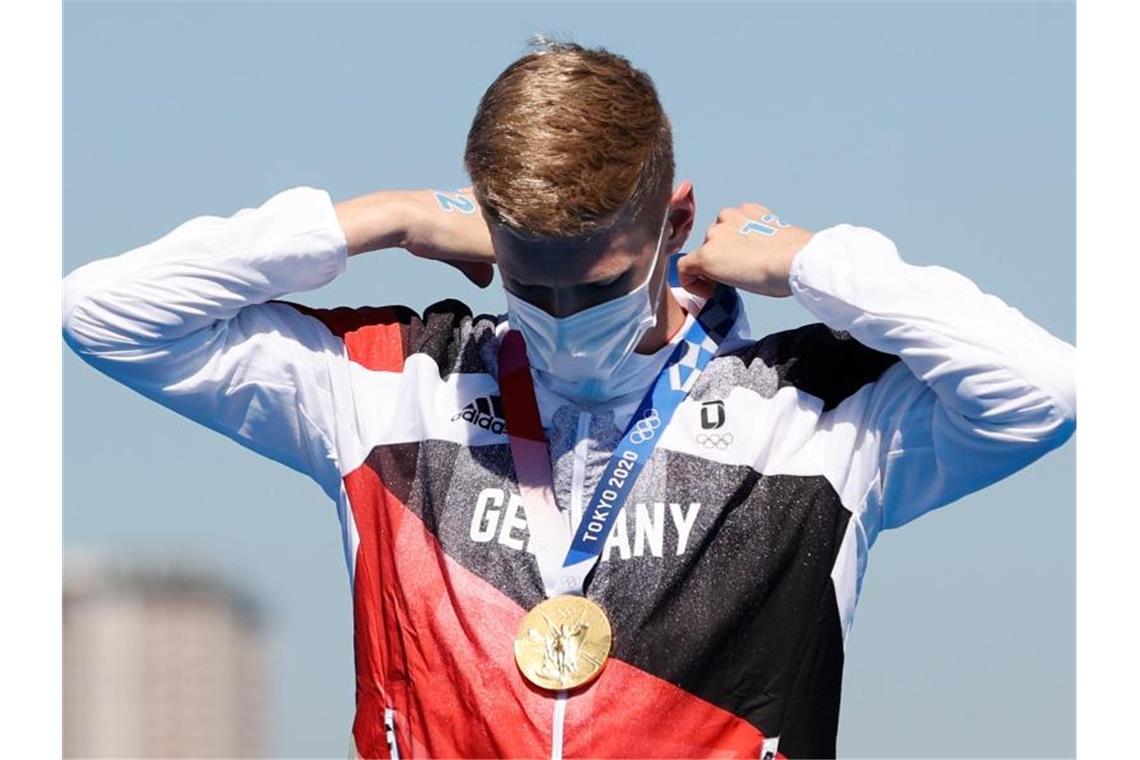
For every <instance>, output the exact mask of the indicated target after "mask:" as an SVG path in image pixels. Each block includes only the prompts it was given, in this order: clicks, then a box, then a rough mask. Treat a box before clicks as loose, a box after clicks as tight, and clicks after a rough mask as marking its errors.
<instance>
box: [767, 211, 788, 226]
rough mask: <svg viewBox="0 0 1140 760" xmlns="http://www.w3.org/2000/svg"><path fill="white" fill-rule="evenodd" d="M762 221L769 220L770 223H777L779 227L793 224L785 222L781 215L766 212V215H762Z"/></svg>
mask: <svg viewBox="0 0 1140 760" xmlns="http://www.w3.org/2000/svg"><path fill="white" fill-rule="evenodd" d="M760 221H762V222H768V223H769V224H775V225H776V226H777V227H791V226H792V225H790V224H787V223H785V222H784V220H783V219H781V218H780V217H778V216H774V215H772V214H765V215H764V216H762V217H760Z"/></svg>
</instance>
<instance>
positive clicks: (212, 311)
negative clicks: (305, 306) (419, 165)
mask: <svg viewBox="0 0 1140 760" xmlns="http://www.w3.org/2000/svg"><path fill="white" fill-rule="evenodd" d="M344 266H345V247H344V236H343V233H342V231H341V229H340V227H339V226H338V225H337V222H336V217H335V215H334V213H333V208H332V203H331V200H330V199H329V197H328V194H327V193H326V192H325V191H323V190H318V189H315V188H306V187H298V188H293V189H291V190H288V191H285V192H282V193H278V194H277V195H275V196H274V197H273V198H271V199H269V200H268V201H267V202H266V203H264V204H262V205H261V206H260V207H258V208H249V209H244V210H242V211H240V212H238V213H236V214H234V215H233V216H231V217H228V218H223V217H216V216H201V217H196V218H194V219H191V220H189V221H187V222H185V223H184V224H182V225H179V227H178V228H176V229H174V230H172V231H171V232H169V233H168V234H166V235H164V236H163V237H161V238H160V239H158V240H156V241H154V242H152V243H149V244H147V245H144V246H141V247H139V248H135V249H133V250H130V251H127V252H125V253H121V254H119V255H118V256H111V257H107V258H103V259H98V260H95V261H91V262H88V263H87V264H85V265H83V266H81V267H79V268H77V269H75V270H74V271H73V272H71V273H70V274H68V276H67V277H65V278H64V282H63V285H64V288H63V291H64V292H63V295H64V298H63V327H64V331H65V334H66V335H67V336H69V338H70V340H71V342H72V344H73V345H74V346H75V347H76V348H77V350H83V351H84V352H85V353H92V352H95V351H101V352H107V351H117V350H121V349H124V348H133V347H136V346H140V345H144V344H157V343H164V342H168V341H171V340H177V339H178V338H181V337H183V336H185V335H187V334H189V333H191V332H194V331H196V330H200V329H203V328H206V329H208V328H210V327H211V326H213V325H215V324H216V323H217V322H218V320H225V319H229V318H231V317H233V316H234V315H235V314H237V313H238V311H239V310H241V309H242V308H244V307H245V306H248V305H250V304H258V303H263V302H265V301H268V300H270V299H273V298H278V297H280V296H282V295H284V294H287V293H295V292H303V291H307V290H313V289H315V288H318V287H321V286H322V285H325V284H327V283H328V282H330V281H331V280H333V279H334V278H335V277H337V276H338V275H339V274H340V273H341V272H343V271H344Z"/></svg>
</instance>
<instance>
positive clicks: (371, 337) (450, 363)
mask: <svg viewBox="0 0 1140 760" xmlns="http://www.w3.org/2000/svg"><path fill="white" fill-rule="evenodd" d="M275 303H280V304H283V305H285V306H289V307H291V308H293V309H296V310H297V311H299V312H300V313H302V314H305V315H308V316H310V317H313V318H314V319H316V320H318V321H319V322H321V323H322V324H323V325H324V326H325V327H326V328H328V330H329V331H330V332H331V333H332V334H333V335H335V336H337V337H338V338H340V339H341V340H343V341H344V344H345V347H346V349H347V353H348V358H349V359H351V360H353V361H355V362H356V363H358V364H362V365H364V366H365V367H367V368H369V369H377V370H400V369H402V368H403V366H404V364H405V363H406V362H407V361H409V360H411V359H412V358H413V357H417V356H421V357H423V358H425V359H428V360H431V361H433V362H434V363H435V364H436V365H437V366H438V369H439V372H440V375H441V376H446V375H448V374H450V373H451V372H478V371H484V368H485V365H486V361H485V358H486V356H489V355H493V353H494V349H495V345H496V343H495V328H496V326H497V325H498V323H499V322H500V321H501V320H502V317H498V316H494V315H491V314H478V315H475V314H473V313H472V311H471V308H470V307H469V306H468V305H467V304H465V303H463V302H462V301H458V300H456V299H453V298H449V299H445V300H443V301H438V302H436V303H433V304H432V305H430V306H428V307H427V308H425V309H423V310H422V311H418V312H417V311H416V310H415V309H412V308H410V307H408V306H402V305H390V306H355V307H354V306H338V307H335V308H314V307H310V306H305V305H304V304H299V303H294V302H291V301H275Z"/></svg>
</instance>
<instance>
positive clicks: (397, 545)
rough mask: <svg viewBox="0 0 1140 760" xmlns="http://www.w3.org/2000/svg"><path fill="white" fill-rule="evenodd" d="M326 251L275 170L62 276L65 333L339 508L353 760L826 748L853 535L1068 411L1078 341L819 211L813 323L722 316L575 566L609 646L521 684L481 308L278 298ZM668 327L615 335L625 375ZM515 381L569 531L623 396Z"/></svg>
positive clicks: (321, 204) (991, 472)
mask: <svg viewBox="0 0 1140 760" xmlns="http://www.w3.org/2000/svg"><path fill="white" fill-rule="evenodd" d="M346 266H347V245H346V240H345V236H344V233H343V231H342V229H341V228H340V226H339V224H338V222H337V218H336V213H335V208H334V205H333V202H332V200H331V198H330V196H329V194H328V193H327V192H326V191H324V190H321V189H316V188H312V187H304V186H301V187H294V188H291V189H288V190H285V191H283V192H280V193H278V194H276V195H274V196H273V197H272V198H270V199H268V200H267V201H266V202H264V203H263V204H262V205H260V206H258V207H252V208H246V209H242V210H240V211H238V212H237V213H235V214H234V215H232V216H230V217H228V218H227V217H218V216H199V217H196V218H193V219H191V220H189V221H187V222H185V223H184V224H182V225H180V226H179V227H177V228H175V229H174V230H172V231H171V232H169V233H168V234H166V235H164V236H163V237H161V238H160V239H158V240H156V241H154V242H152V243H150V244H148V245H144V246H141V247H139V248H135V249H132V250H129V251H126V252H124V253H121V254H120V255H117V256H113V257H109V258H105V259H100V260H96V261H92V262H90V263H88V264H86V265H84V266H81V267H79V268H78V269H76V270H74V271H73V272H71V273H70V274H69V275H68V276H67V277H66V278H65V280H64V285H65V287H64V291H65V292H64V307H63V336H64V339H65V341H66V342H67V344H68V345H69V346H70V347H71V348H72V349H73V350H74V351H75V352H76V353H77V354H78V355H79V356H80V357H82V358H83V360H85V361H86V362H87V363H89V364H90V365H91V366H93V367H94V368H95V369H97V370H98V371H100V372H102V373H104V374H106V375H108V376H110V377H111V378H113V379H115V380H117V381H118V382H120V383H123V384H124V385H127V386H129V387H130V388H133V389H134V390H136V391H138V392H139V393H141V394H143V395H144V396H146V397H148V398H151V399H153V400H155V401H157V402H158V403H160V404H162V405H163V406H165V407H168V408H170V409H172V410H174V411H175V412H177V413H179V414H181V415H185V416H186V417H188V418H190V419H192V420H195V421H196V422H199V423H201V424H202V425H205V426H207V427H209V428H211V429H213V430H216V431H218V432H220V433H222V434H223V435H225V436H227V437H229V438H231V439H233V440H235V441H237V442H238V443H240V444H241V445H243V446H246V447H248V448H250V449H252V450H254V451H256V452H259V453H260V454H263V455H265V456H267V457H270V458H272V459H274V460H276V461H278V462H281V463H282V464H285V465H287V466H288V467H291V468H293V469H294V470H297V471H300V472H302V473H305V474H306V475H309V476H310V477H312V478H313V479H314V480H315V481H316V482H317V483H318V484H319V485H320V487H321V489H322V490H323V491H324V492H325V493H326V494H327V495H328V497H329V498H330V499H331V500H332V501H333V502H334V503H335V504H336V507H337V512H338V515H339V522H340V528H341V531H342V537H343V543H344V551H345V559H346V562H347V567H348V573H349V579H350V583H351V588H352V594H353V611H354V650H355V665H356V714H355V719H354V721H353V724H352V746H353V749H352V750H351V751H352V752H354V753H359V755H360V756H362V757H369V758H371V757H388V756H402V757H429V756H431V757H458V756H466V757H498V756H527V757H547V756H549V757H553V758H558V757H565V758H575V757H619V756H625V757H629V756H638V757H647V756H672V757H692V756H718V757H753V758H756V757H764V756H766V757H822V756H833V755H834V754H835V737H836V729H837V722H838V714H839V699H840V683H841V677H842V669H843V658H844V644H845V641H846V638H847V632H848V631H849V629H850V627H851V624H852V617H853V614H854V609H855V605H856V601H857V599H858V597H859V590H860V583H861V579H862V577H863V574H864V570H865V567H866V562H867V554H868V550H869V548H870V547H871V545H872V544H873V543H874V541H875V538H876V536H877V535H878V534H879V532H880V531H882V530H885V529H888V528H894V527H898V526H900V525H903V524H904V523H906V522H908V521H910V520H913V519H915V518H916V517H918V516H920V515H922V514H923V513H925V512H928V511H930V510H932V509H935V508H937V507H939V506H942V505H945V504H949V503H950V502H953V501H955V500H956V499H958V498H960V497H962V496H964V495H966V494H968V493H971V492H973V491H976V490H978V489H980V488H983V487H985V486H986V485H988V484H990V483H993V482H995V481H997V480H1000V479H1001V478H1004V477H1006V476H1007V475H1010V474H1011V473H1014V472H1016V471H1017V470H1019V469H1021V468H1023V467H1025V466H1026V465H1028V464H1030V463H1031V462H1033V461H1035V460H1036V459H1038V458H1039V457H1041V456H1043V455H1044V454H1045V453H1046V452H1048V451H1050V450H1052V449H1054V448H1056V447H1058V446H1060V445H1061V444H1062V443H1064V442H1065V441H1066V440H1067V439H1068V438H1069V436H1070V435H1071V434H1072V433H1073V430H1074V429H1075V426H1076V395H1075V388H1074V354H1075V350H1074V348H1073V347H1072V346H1071V345H1069V344H1068V343H1066V342H1064V341H1062V340H1060V339H1058V338H1056V337H1054V336H1053V335H1051V334H1050V333H1048V332H1047V331H1046V330H1044V329H1042V328H1041V327H1040V326H1038V325H1037V324H1035V323H1034V322H1032V321H1031V320H1029V319H1028V318H1027V317H1025V316H1024V315H1023V314H1022V313H1021V312H1019V311H1018V310H1017V309H1015V308H1012V307H1011V306H1009V305H1007V304H1006V303H1005V302H1003V301H1002V300H1001V299H999V298H997V297H996V296H993V295H988V294H986V293H984V292H982V291H981V290H979V289H978V287H977V286H976V285H975V284H974V283H973V282H971V281H970V280H969V279H967V278H966V277H964V276H962V275H960V274H958V273H956V272H953V271H951V270H949V269H945V268H943V267H939V266H914V265H911V264H908V263H906V262H905V261H903V259H902V258H900V256H899V253H898V251H897V250H896V248H895V246H894V244H893V243H892V242H891V241H890V240H889V239H888V238H886V237H885V236H883V235H882V234H880V233H879V232H876V231H875V230H872V229H868V228H865V227H857V226H852V225H849V224H839V225H836V226H834V227H830V228H828V229H825V230H822V231H820V232H817V233H816V234H815V235H814V237H812V239H811V241H810V242H809V243H808V244H807V245H806V246H805V247H804V248H803V249H801V250H800V251H799V253H798V254H797V255H796V256H795V259H794V260H793V264H792V268H791V275H790V286H791V289H792V291H793V294H794V298H795V299H796V300H797V301H798V302H799V303H800V304H801V305H802V306H804V307H805V308H806V309H807V310H808V311H809V312H811V314H813V315H814V316H815V317H817V318H818V320H819V321H817V322H814V323H811V324H805V325H802V326H800V327H797V328H795V329H790V330H785V331H781V332H776V333H772V334H769V335H767V336H765V337H763V338H760V339H758V340H757V339H753V338H751V337H749V334H748V327H747V324H746V320H745V318H744V316H743V314H741V315H740V316H739V318H738V321H737V322H736V323H735V324H734V325H733V327H732V329H731V330H730V333H729V336H728V338H726V340H725V341H724V343H723V344H722V345H721V347H720V351H719V352H718V354H717V356H716V358H714V359H713V360H712V362H711V363H710V365H709V366H708V369H707V370H706V372H705V373H704V374H703V375H702V376H701V377H700V379H699V380H698V382H697V383H696V384H695V385H694V386H693V388H692V389H691V391H690V393H689V396H688V397H687V399H686V400H685V401H684V402H683V403H682V405H681V406H680V408H679V409H678V410H677V413H676V415H675V417H674V418H673V421H672V422H671V423H670V424H669V426H668V427H667V428H666V430H665V431H664V433H663V434H662V435H661V437H660V439H659V442H658V445H657V447H656V449H655V451H654V454H653V455H652V457H651V459H650V460H649V462H648V463H647V464H646V467H645V469H644V470H643V472H642V474H641V476H640V477H639V478H638V480H637V481H636V483H635V484H634V486H633V489H632V491H631V493H630V496H629V500H628V501H627V503H626V504H625V507H624V508H623V510H622V512H621V513H620V515H619V517H618V519H617V522H616V525H615V527H614V528H613V531H612V532H611V534H610V535H609V537H608V539H607V541H606V544H605V549H604V550H603V553H602V555H601V558H600V560H599V561H598V563H597V565H596V566H595V568H594V570H593V571H592V572H591V573H590V575H589V576H588V577H587V582H586V595H587V596H588V597H589V598H591V599H593V600H594V601H596V602H598V603H599V604H601V605H602V607H603V608H604V609H605V610H606V612H607V614H608V615H609V617H610V620H611V623H612V626H613V631H614V644H613V650H612V652H611V657H610V659H609V661H608V662H607V664H606V667H605V669H604V670H603V671H602V674H601V675H600V677H599V678H598V679H597V680H596V681H594V682H593V683H591V684H589V685H587V686H585V687H581V688H579V689H577V690H574V691H571V692H569V693H568V694H566V693H562V694H556V693H551V692H545V691H543V690H541V689H538V688H536V687H534V686H531V685H530V684H529V683H528V682H527V681H526V680H525V679H524V678H523V677H522V676H521V675H520V673H519V671H518V669H517V667H516V665H515V661H514V656H513V649H512V645H513V640H514V637H515V633H516V629H517V627H518V625H519V622H520V620H521V618H522V616H523V615H524V614H525V613H526V612H527V611H528V610H529V609H530V608H531V607H533V606H534V605H535V604H537V603H538V602H539V601H541V600H542V599H543V587H542V582H541V578H540V576H539V571H538V566H537V564H536V562H535V559H534V556H533V554H531V553H530V552H529V551H528V548H529V547H528V534H527V527H526V520H525V517H524V512H523V509H522V504H521V501H520V500H519V496H518V487H517V483H516V479H515V472H514V466H513V464H512V460H511V454H510V449H509V446H508V442H507V436H506V432H505V421H504V419H503V414H502V404H503V399H502V398H501V397H500V394H499V388H498V381H497V366H496V365H497V346H498V341H499V340H500V338H501V336H502V335H503V334H504V333H505V331H506V330H507V327H508V325H507V321H506V318H505V317H504V316H491V315H477V316H476V315H472V313H471V311H470V310H469V309H468V308H467V307H466V306H464V305H463V304H462V303H460V302H458V301H454V300H447V301H442V302H440V303H437V304H434V305H432V306H430V307H428V308H427V309H425V310H424V311H423V312H416V311H413V310H412V309H409V308H406V307H403V306H390V307H372V306H367V307H360V308H349V307H341V308H334V309H325V308H310V307H307V306H305V305H302V304H300V303H297V302H294V301H291V300H286V299H285V298H284V297H285V296H287V295H288V294H291V293H299V292H304V291H308V290H312V289H314V288H319V287H321V286H323V285H325V284H327V283H329V282H330V281H332V280H333V279H334V278H336V277H337V276H339V275H340V274H341V273H343V272H344V271H345V269H346ZM674 293H675V295H676V296H677V297H678V299H679V300H680V301H681V303H682V305H683V306H685V307H686V309H687V310H688V311H689V313H690V314H692V313H695V312H696V311H697V310H699V308H700V306H701V301H700V299H697V298H695V297H694V296H693V295H691V294H689V293H687V292H686V291H684V290H682V289H680V288H676V287H675V288H674ZM741 311H743V310H741ZM690 318H691V317H690ZM670 351H671V346H666V347H665V348H663V349H662V350H661V351H660V352H657V353H656V354H653V355H651V356H649V357H639V361H643V362H645V364H646V374H647V377H646V384H647V385H648V383H649V382H650V381H651V380H652V378H653V375H654V374H655V371H656V369H657V368H659V367H660V366H661V364H662V363H663V362H664V361H665V358H666V357H667V355H668V354H669V352H670ZM536 391H537V396H538V402H539V409H540V415H541V418H542V422H543V426H544V428H545V429H546V432H547V437H548V440H549V443H550V454H551V459H552V464H553V470H554V477H555V487H556V497H557V501H558V506H559V509H560V510H563V512H564V514H565V515H566V519H567V520H569V521H570V523H571V525H572V526H574V527H576V524H577V521H578V520H579V519H580V517H581V514H582V511H583V507H584V505H586V504H588V503H589V499H590V495H591V493H592V492H593V489H594V487H595V484H596V482H597V480H598V479H599V477H600V473H601V471H602V469H603V467H604V465H605V463H606V461H607V459H608V457H609V454H610V452H611V451H612V450H613V448H614V446H615V444H616V442H617V440H618V439H619V438H620V434H621V432H622V430H623V428H624V426H625V424H626V423H627V422H628V421H629V418H630V416H631V415H632V413H633V411H634V408H635V407H636V405H637V402H638V401H639V400H640V393H638V394H636V396H637V398H626V399H618V400H615V401H614V402H613V403H610V404H603V405H600V406H599V407H596V408H590V409H582V408H579V407H576V406H575V405H573V404H572V403H570V402H569V401H566V400H565V399H562V398H560V397H559V396H557V394H555V393H554V392H553V391H551V390H550V389H549V388H547V387H546V386H545V385H543V384H542V383H541V382H539V383H537V387H536Z"/></svg>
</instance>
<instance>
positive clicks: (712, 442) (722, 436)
mask: <svg viewBox="0 0 1140 760" xmlns="http://www.w3.org/2000/svg"><path fill="white" fill-rule="evenodd" d="M733 440H734V439H733V437H732V433H700V434H698V435H697V443H699V444H700V445H701V446H704V447H705V448H706V449H719V450H720V451H724V450H725V449H727V448H728V447H729V446H731V445H732V442H733Z"/></svg>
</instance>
